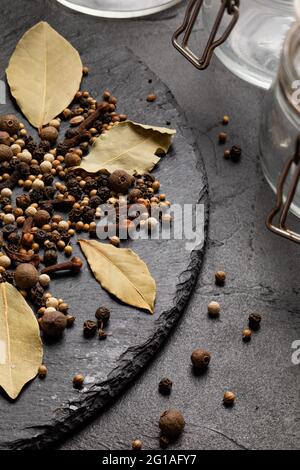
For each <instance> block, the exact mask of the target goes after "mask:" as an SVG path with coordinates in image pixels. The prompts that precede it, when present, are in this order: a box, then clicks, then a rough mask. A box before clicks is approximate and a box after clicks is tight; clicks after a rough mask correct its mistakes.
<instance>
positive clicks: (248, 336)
mask: <svg viewBox="0 0 300 470" xmlns="http://www.w3.org/2000/svg"><path fill="white" fill-rule="evenodd" d="M251 337H252V330H250V328H245V329H244V330H243V341H244V342H245V343H248V342H249V341H251Z"/></svg>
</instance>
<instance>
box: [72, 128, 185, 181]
mask: <svg viewBox="0 0 300 470" xmlns="http://www.w3.org/2000/svg"><path fill="white" fill-rule="evenodd" d="M175 134H176V131H175V130H174V129H167V128H164V127H154V126H147V125H144V124H138V123H136V122H132V121H125V122H120V123H119V124H118V125H117V126H114V127H113V128H112V129H111V130H110V131H109V132H106V133H105V134H102V135H100V137H98V138H97V139H96V141H95V143H94V145H93V147H92V150H91V152H90V154H89V155H88V156H87V157H85V158H83V160H82V162H81V166H80V167H78V168H80V169H83V170H85V171H87V172H88V173H97V172H98V171H100V170H108V171H109V172H111V173H112V172H113V171H114V170H120V169H122V170H125V171H127V173H129V174H131V175H133V174H134V173H137V174H140V175H143V174H145V173H149V172H150V171H151V170H152V169H153V168H154V166H155V165H156V164H157V163H158V162H159V160H160V157H161V156H162V155H164V154H166V153H167V152H168V150H169V148H170V146H171V143H172V137H173V136H174V135H175Z"/></svg>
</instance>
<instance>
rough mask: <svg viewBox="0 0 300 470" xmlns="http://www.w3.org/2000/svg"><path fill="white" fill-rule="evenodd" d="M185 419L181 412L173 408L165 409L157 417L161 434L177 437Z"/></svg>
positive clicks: (181, 430)
mask: <svg viewBox="0 0 300 470" xmlns="http://www.w3.org/2000/svg"><path fill="white" fill-rule="evenodd" d="M184 426H185V420H184V417H183V414H182V413H181V412H180V411H178V410H175V409H170V410H167V411H165V412H164V413H163V414H162V415H161V417H160V419H159V428H160V430H161V433H162V435H163V436H166V437H168V438H172V439H174V438H176V437H178V436H179V435H180V434H181V433H182V432H183V430H184Z"/></svg>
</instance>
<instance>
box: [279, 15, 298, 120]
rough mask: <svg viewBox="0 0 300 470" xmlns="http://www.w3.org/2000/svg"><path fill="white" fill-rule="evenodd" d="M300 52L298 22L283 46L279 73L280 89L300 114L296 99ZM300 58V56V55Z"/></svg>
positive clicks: (291, 29) (289, 32)
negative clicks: (298, 53) (297, 62)
mask: <svg viewBox="0 0 300 470" xmlns="http://www.w3.org/2000/svg"><path fill="white" fill-rule="evenodd" d="M299 50H300V22H299V21H296V23H294V25H293V26H292V27H291V28H290V30H289V31H288V34H287V36H286V39H285V41H284V44H283V49H282V53H281V62H280V66H279V72H278V81H279V85H280V88H281V90H282V92H283V94H284V96H285V97H286V98H287V100H288V102H289V104H290V105H291V106H292V107H293V108H294V109H295V110H296V111H297V113H300V103H298V100H297V99H295V93H296V94H297V95H298V94H299V91H297V90H299V87H300V63H299V65H298V66H296V63H295V57H296V54H297V51H299ZM299 57H300V55H299Z"/></svg>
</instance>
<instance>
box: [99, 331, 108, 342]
mask: <svg viewBox="0 0 300 470" xmlns="http://www.w3.org/2000/svg"><path fill="white" fill-rule="evenodd" d="M98 338H99V339H100V340H103V339H106V338H107V333H106V332H105V331H104V330H102V329H100V330H99V331H98Z"/></svg>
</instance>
